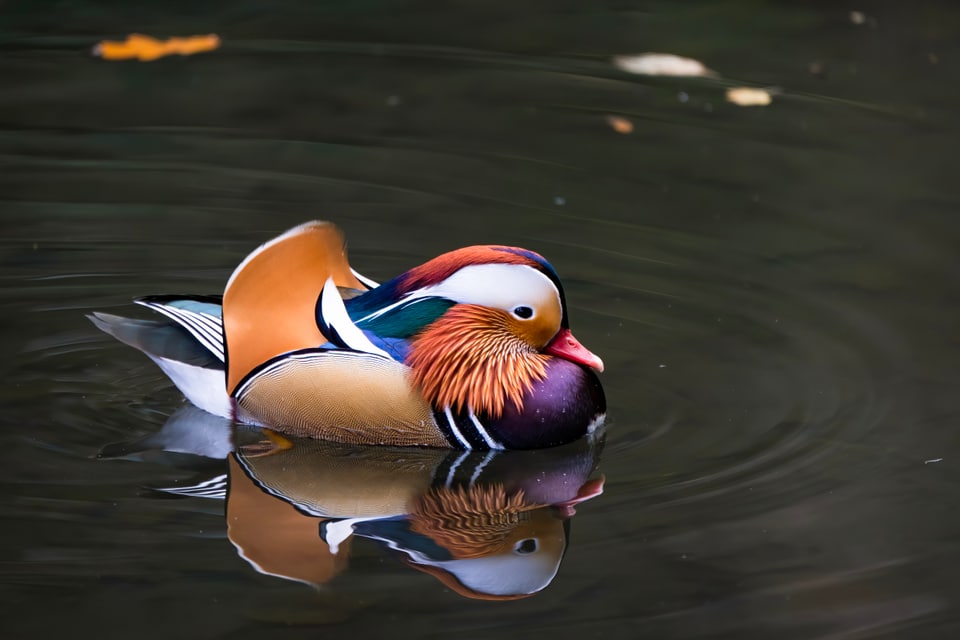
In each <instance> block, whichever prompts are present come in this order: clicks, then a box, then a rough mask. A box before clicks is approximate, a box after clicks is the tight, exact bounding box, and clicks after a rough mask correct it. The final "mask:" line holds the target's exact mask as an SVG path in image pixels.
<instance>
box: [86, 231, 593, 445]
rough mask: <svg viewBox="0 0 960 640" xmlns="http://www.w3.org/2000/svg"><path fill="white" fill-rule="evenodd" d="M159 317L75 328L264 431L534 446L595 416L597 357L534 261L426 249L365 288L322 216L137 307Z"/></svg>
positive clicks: (96, 316)
mask: <svg viewBox="0 0 960 640" xmlns="http://www.w3.org/2000/svg"><path fill="white" fill-rule="evenodd" d="M135 302H136V303H137V304H140V305H142V306H145V307H147V308H149V309H151V310H153V311H155V312H157V313H159V314H161V316H157V317H154V318H152V319H137V318H128V317H122V316H117V315H113V314H109V313H104V312H93V313H91V314H89V316H88V317H89V319H90V320H91V321H92V322H93V323H94V324H95V325H96V326H97V327H98V328H100V329H101V330H103V331H105V332H106V333H108V334H110V335H112V336H114V337H115V338H117V339H118V340H120V341H121V342H124V343H126V344H128V345H130V346H133V347H135V348H137V349H139V350H140V351H142V352H144V353H145V354H146V355H147V356H148V357H150V358H151V359H152V360H153V361H154V362H156V363H157V365H159V367H160V368H161V369H162V370H163V372H164V373H166V374H167V376H168V377H169V378H170V379H171V380H172V381H173V383H174V384H175V385H176V386H177V388H178V389H180V391H181V392H182V393H183V395H184V396H185V397H186V398H187V399H188V400H189V401H190V402H191V403H192V404H194V405H196V406H197V407H199V408H200V409H203V410H205V411H207V412H209V413H212V414H214V415H218V416H222V417H225V418H229V419H231V420H234V421H236V422H238V423H245V424H250V425H255V426H260V427H265V428H269V429H272V430H274V431H277V432H279V433H283V434H287V435H291V436H296V437H311V438H318V439H323V440H332V441H337V442H344V443H350V444H360V445H390V446H419V447H438V448H453V449H463V450H471V449H478V450H499V449H540V448H546V447H552V446H558V445H561V444H565V443H568V442H571V441H574V440H577V439H579V438H581V437H584V436H586V435H588V434H591V433H593V432H594V431H595V430H596V429H597V427H599V426H600V425H601V424H602V423H603V421H604V419H605V417H606V398H605V396H604V392H603V387H602V385H601V384H600V381H599V378H598V376H597V374H598V373H600V372H602V371H603V361H602V360H601V359H600V358H599V357H598V356H597V355H595V354H594V353H593V352H591V351H590V350H588V349H587V348H586V347H584V346H583V345H582V344H581V343H580V341H579V340H577V338H575V337H574V335H573V333H572V332H571V330H570V326H569V319H568V308H567V304H566V300H565V296H564V291H563V286H562V284H561V282H560V278H559V276H558V275H557V272H556V270H555V269H554V268H553V267H552V266H551V265H550V263H549V262H547V260H546V259H545V258H543V257H542V256H541V255H540V254H538V253H536V252H534V251H530V250H527V249H523V248H519V247H511V246H500V245H477V246H469V247H464V248H460V249H455V250H453V251H450V252H447V253H444V254H441V255H439V256H437V257H435V258H433V259H431V260H428V261H427V262H425V263H423V264H421V265H419V266H416V267H414V268H412V269H410V270H408V271H406V272H404V273H402V274H400V275H398V276H396V277H394V278H393V279H391V280H389V281H386V282H384V283H383V284H378V283H377V282H375V281H373V280H371V279H369V278H367V277H366V276H363V275H362V274H360V273H359V272H357V271H356V270H355V269H353V268H352V267H351V266H350V264H349V261H348V259H347V252H346V241H345V238H344V235H343V233H342V232H341V231H340V229H339V228H338V227H337V226H336V225H335V224H333V223H331V222H327V221H311V222H306V223H304V224H301V225H298V226H296V227H294V228H292V229H290V230H288V231H286V232H284V233H282V234H281V235H279V236H277V237H275V238H273V239H272V240H270V241H268V242H266V243H264V244H263V245H261V246H260V247H258V248H257V249H255V250H254V251H253V252H252V253H250V254H249V255H248V256H247V257H246V258H245V259H244V260H243V261H242V262H241V263H240V264H239V265H238V266H237V268H236V269H235V270H234V271H233V273H232V275H231V276H230V278H229V279H228V281H227V283H226V286H225V288H224V290H223V293H222V294H221V295H151V296H144V297H141V298H137V299H136V300H135Z"/></svg>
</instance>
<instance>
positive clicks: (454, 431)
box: [443, 407, 473, 449]
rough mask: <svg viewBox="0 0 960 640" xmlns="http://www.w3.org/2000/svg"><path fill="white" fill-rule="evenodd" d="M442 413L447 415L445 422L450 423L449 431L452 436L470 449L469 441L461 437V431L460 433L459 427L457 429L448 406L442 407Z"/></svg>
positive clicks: (465, 447)
mask: <svg viewBox="0 0 960 640" xmlns="http://www.w3.org/2000/svg"><path fill="white" fill-rule="evenodd" d="M443 413H444V415H445V416H447V424H449V425H450V433H452V434H453V437H455V438H456V439H457V440H458V441H459V442H460V444H461V445H463V448H464V449H472V448H473V447H471V446H470V443H469V442H467V439H466V438H464V437H463V434H462V433H460V429H457V423H456V421H455V420H454V419H453V413H452V412H451V411H450V407H444V409H443Z"/></svg>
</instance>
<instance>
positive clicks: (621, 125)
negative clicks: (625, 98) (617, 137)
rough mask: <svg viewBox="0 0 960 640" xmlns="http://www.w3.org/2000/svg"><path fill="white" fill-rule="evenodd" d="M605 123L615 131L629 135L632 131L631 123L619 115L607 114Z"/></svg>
mask: <svg viewBox="0 0 960 640" xmlns="http://www.w3.org/2000/svg"><path fill="white" fill-rule="evenodd" d="M607 124H609V125H610V128H611V129H613V130H614V131H616V132H617V133H622V134H623V135H629V134H631V133H633V123H632V122H630V121H629V120H627V119H626V118H623V117H621V116H607Z"/></svg>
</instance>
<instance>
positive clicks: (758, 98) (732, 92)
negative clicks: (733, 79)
mask: <svg viewBox="0 0 960 640" xmlns="http://www.w3.org/2000/svg"><path fill="white" fill-rule="evenodd" d="M772 101H773V97H772V96H771V95H770V92H769V91H767V90H766V89H755V88H753V87H733V88H730V89H727V102H732V103H733V104H736V105H739V106H741V107H765V106H767V105H768V104H770V102H772Z"/></svg>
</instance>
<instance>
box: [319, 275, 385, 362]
mask: <svg viewBox="0 0 960 640" xmlns="http://www.w3.org/2000/svg"><path fill="white" fill-rule="evenodd" d="M320 316H321V319H322V320H323V322H324V323H325V324H327V325H329V326H330V328H331V329H332V330H333V331H336V333H337V336H338V337H339V338H340V340H341V341H342V342H343V345H344V346H346V347H347V348H349V349H353V350H354V351H362V352H364V353H373V354H375V355H378V356H383V357H384V358H388V359H389V358H390V355H389V354H388V353H387V352H386V351H384V350H383V349H381V348H380V347H377V346H376V345H374V344H373V343H372V342H370V339H369V338H368V337H367V336H366V335H365V334H364V333H363V331H361V330H360V329H359V327H357V325H355V324H354V323H353V320H351V319H350V315H349V314H348V313H347V307H346V306H344V304H343V298H341V297H340V292H339V291H338V290H337V285H336V284H334V282H333V278H327V281H326V283H325V284H324V285H323V291H321V292H320ZM328 337H329V336H328Z"/></svg>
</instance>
